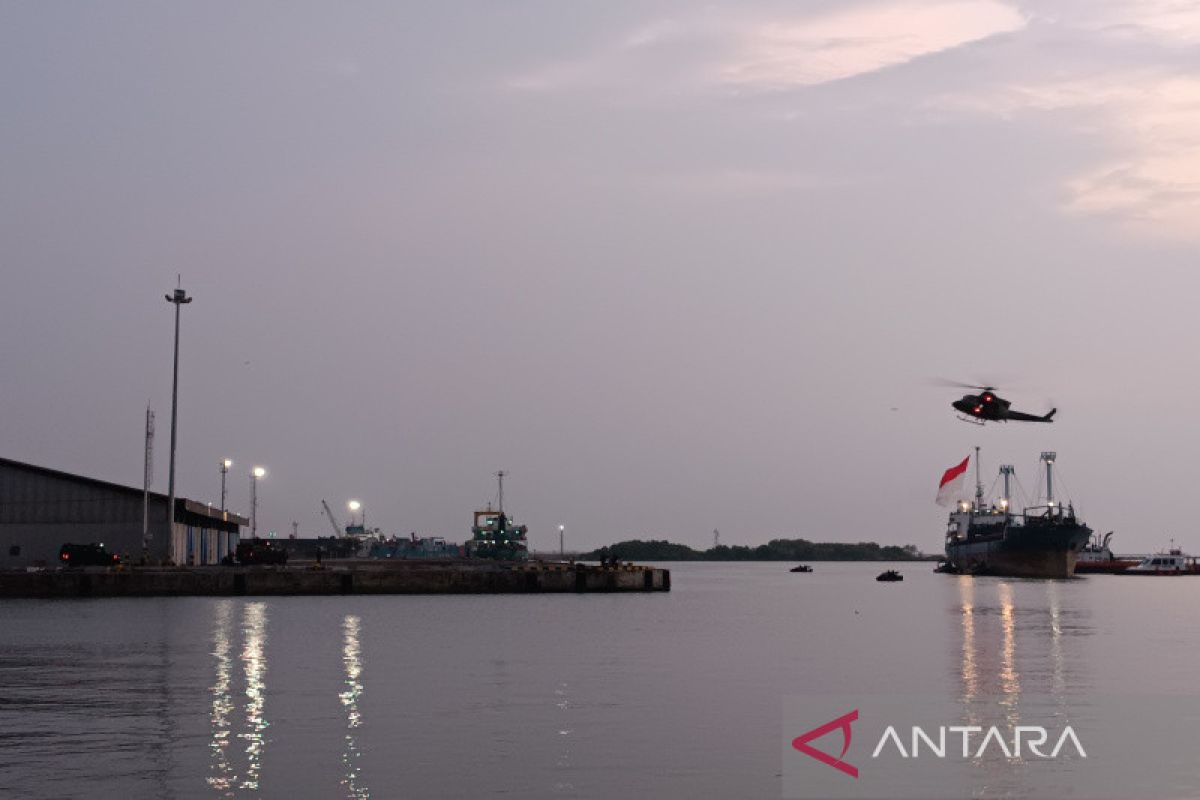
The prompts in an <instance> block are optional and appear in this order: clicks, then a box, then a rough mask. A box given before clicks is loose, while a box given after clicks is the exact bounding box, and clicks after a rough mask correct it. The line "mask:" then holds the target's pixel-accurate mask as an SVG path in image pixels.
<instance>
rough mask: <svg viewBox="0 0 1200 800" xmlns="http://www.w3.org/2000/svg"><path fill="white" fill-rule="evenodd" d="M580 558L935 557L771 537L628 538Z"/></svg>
mask: <svg viewBox="0 0 1200 800" xmlns="http://www.w3.org/2000/svg"><path fill="white" fill-rule="evenodd" d="M580 558H582V559H585V560H610V559H616V560H617V561H926V560H931V559H934V558H936V556H928V555H925V554H923V553H921V552H920V551H919V550H917V548H916V545H911V544H906V545H891V544H889V545H880V544H877V543H876V542H854V543H851V542H810V541H808V540H807V539H772V540H771V541H769V542H767V543H766V544H760V545H758V546H757V547H748V546H746V545H733V546H729V545H724V544H723V545H718V546H717V547H710V548H708V549H707V550H694V549H692V548H691V547H688V546H687V545H685V544H676V543H674V542H668V541H666V540H660V539H651V540H649V541H642V540H641V539H630V540H628V541H624V542H617V543H616V544H613V545H609V546H608V547H601V548H599V549H598V550H593V551H592V552H590V553H585V554H583V555H582V556H580Z"/></svg>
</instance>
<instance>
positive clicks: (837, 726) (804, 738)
mask: <svg viewBox="0 0 1200 800" xmlns="http://www.w3.org/2000/svg"><path fill="white" fill-rule="evenodd" d="M857 719H858V709H857V708H856V709H854V710H853V711H851V712H850V713H849V714H843V715H842V716H840V717H838V718H837V719H834V720H830V721H829V722H826V723H825V724H824V725H822V726H820V727H819V728H813V729H812V730H811V731H809V732H808V733H802V734H800V735H799V736H797V737H796V738H795V739H792V747H794V748H796V749H797V750H799V751H800V752H801V753H804V755H806V756H810V757H812V758H815V759H816V760H817V761H820V762H821V763H822V764H828V765H829V766H831V767H833V768H834V769H836V770H840V771H842V772H844V773H846V774H847V775H849V776H850V777H851V778H857V777H858V767H856V766H854V765H853V764H847V763H846V762H845V761H843V760H842V759H843V758H844V757H845V755H846V751H847V750H849V749H850V738H851V736H852V735H853V734H852V732H851V730H850V723H852V722H854V721H855V720H857ZM835 730H840V731H841V732H842V752H841V754H840V755H839V756H838V757H837V758H834V757H833V756H831V755H829V754H828V753H823V752H821V751H820V750H818V749H817V748H815V747H811V746H810V745H809V744H808V743H809V742H811V741H812V740H813V739H820V738H821V737H822V736H824V735H825V734H827V733H830V732H831V731H835Z"/></svg>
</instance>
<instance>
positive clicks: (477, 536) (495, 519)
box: [466, 470, 529, 561]
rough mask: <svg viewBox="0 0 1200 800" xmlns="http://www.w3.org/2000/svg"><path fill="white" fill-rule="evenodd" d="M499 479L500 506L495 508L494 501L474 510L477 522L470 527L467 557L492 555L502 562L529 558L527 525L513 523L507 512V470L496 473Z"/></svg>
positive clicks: (489, 556) (491, 556)
mask: <svg viewBox="0 0 1200 800" xmlns="http://www.w3.org/2000/svg"><path fill="white" fill-rule="evenodd" d="M496 479H497V481H499V485H500V492H499V503H498V504H499V506H500V507H499V508H498V509H497V510H495V511H493V510H492V506H491V503H489V504H488V507H487V508H486V509H484V510H483V511H476V512H475V523H474V524H473V525H472V526H471V539H470V541H468V542H467V544H466V550H467V557H468V558H493V559H497V560H501V561H528V560H529V544H528V542H527V541H526V538H525V537H526V533H527V532H528V528H526V527H525V526H524V525H513V524H512V520H511V519H510V518H509V517H508V516H507V515H506V514H505V513H504V470H500V471H499V472H497V473H496Z"/></svg>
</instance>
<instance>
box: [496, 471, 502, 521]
mask: <svg viewBox="0 0 1200 800" xmlns="http://www.w3.org/2000/svg"><path fill="white" fill-rule="evenodd" d="M496 481H497V482H498V483H499V484H500V496H499V498H498V499H499V503H500V509H499V511H500V513H501V514H503V513H504V470H500V471H499V472H497V473H496Z"/></svg>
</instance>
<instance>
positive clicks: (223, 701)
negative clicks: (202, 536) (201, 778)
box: [208, 600, 236, 797]
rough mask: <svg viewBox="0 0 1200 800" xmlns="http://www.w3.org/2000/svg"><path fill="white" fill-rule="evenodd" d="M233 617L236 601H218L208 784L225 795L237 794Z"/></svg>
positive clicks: (215, 619) (214, 625) (214, 645)
mask: <svg viewBox="0 0 1200 800" xmlns="http://www.w3.org/2000/svg"><path fill="white" fill-rule="evenodd" d="M232 619H233V601H232V600H221V601H219V602H218V603H217V609H216V614H215V618H214V620H213V651H212V655H213V659H214V661H215V665H214V666H215V670H216V679H215V680H214V681H213V685H212V689H211V692H212V711H211V713H210V715H209V719H210V722H211V724H212V741H211V742H210V744H209V750H210V755H211V762H212V763H211V768H210V772H211V774H210V775H209V777H208V785H209V786H211V787H212V788H213V789H214V790H216V792H217V793H218V794H220V795H222V796H225V797H231V796H233V791H232V790H233V787H234V785H235V781H236V776H235V775H234V771H233V765H232V764H231V763H230V760H229V758H230V754H229V738H230V734H231V732H232V731H231V728H230V722H231V720H230V717H231V716H232V714H233V693H232V691H231V684H232V681H233V661H232V658H231V657H230V651H231V650H232V648H233V642H232V641H231V639H230V623H231V622H232Z"/></svg>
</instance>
